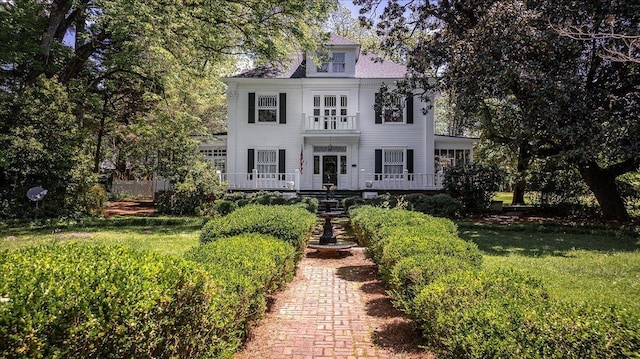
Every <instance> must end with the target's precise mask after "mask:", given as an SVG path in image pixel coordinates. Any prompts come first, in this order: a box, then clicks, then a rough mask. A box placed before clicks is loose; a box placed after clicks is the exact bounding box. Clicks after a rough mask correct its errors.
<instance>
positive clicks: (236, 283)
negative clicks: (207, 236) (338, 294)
mask: <svg viewBox="0 0 640 359" xmlns="http://www.w3.org/2000/svg"><path fill="white" fill-rule="evenodd" d="M185 258H186V259H188V260H190V261H194V262H197V263H199V264H200V265H201V266H202V267H204V268H205V269H206V270H207V272H208V273H210V275H211V277H212V278H213V281H214V282H215V283H216V287H217V288H219V289H220V290H221V291H222V292H223V294H222V299H221V301H220V303H224V306H223V307H222V308H220V309H221V310H224V311H225V312H224V315H225V317H226V320H227V321H229V322H230V324H229V327H228V328H227V330H228V332H227V333H226V334H225V336H226V340H227V341H229V342H234V343H235V345H237V344H239V343H240V340H242V339H243V338H244V337H245V336H246V335H247V333H248V330H249V325H250V324H251V323H252V322H254V321H256V320H258V319H260V318H261V317H262V316H263V315H264V313H265V311H266V299H267V295H268V294H270V293H271V292H273V291H274V290H276V289H277V288H279V287H280V286H281V285H283V284H284V283H286V282H288V281H290V280H291V279H293V275H294V273H295V261H294V258H295V250H294V248H293V246H291V245H290V244H288V243H285V242H283V241H281V240H279V239H277V238H273V237H270V236H266V235H260V234H243V235H239V236H234V237H229V238H223V239H220V240H217V241H213V242H210V243H207V244H203V245H200V246H198V247H195V248H193V249H192V250H190V251H188V252H187V253H185Z"/></svg>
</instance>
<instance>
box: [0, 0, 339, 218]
mask: <svg viewBox="0 0 640 359" xmlns="http://www.w3.org/2000/svg"><path fill="white" fill-rule="evenodd" d="M334 6H335V3H334V2H333V1H332V0H285V1H276V0H243V1H235V0H225V1H222V0H214V1H210V0H207V1H202V0H187V1H175V0H144V1H143V0H117V1H116V0H50V1H43V0H13V1H5V2H2V3H0V120H1V122H0V147H1V148H3V149H5V148H12V150H11V151H4V150H3V151H2V153H0V188H2V190H0V213H1V214H2V215H3V216H17V215H19V214H17V213H14V212H15V211H14V209H15V204H16V203H23V202H24V200H25V198H23V197H24V193H26V189H28V188H29V187H31V186H35V185H41V186H43V187H45V188H47V189H49V193H50V195H51V196H50V198H52V199H53V198H58V197H56V196H58V195H59V198H61V201H62V202H59V203H57V204H59V206H58V205H57V204H56V205H54V206H51V207H52V208H53V207H56V208H64V207H65V202H64V200H62V199H64V198H68V197H71V196H72V194H65V193H67V192H68V189H69V188H68V186H67V185H66V184H68V183H70V181H71V180H72V178H73V177H74V176H76V175H77V174H78V173H84V172H83V171H80V170H77V171H75V172H74V171H72V170H71V168H76V167H78V168H82V169H85V168H87V169H89V170H91V169H93V170H94V171H97V170H98V167H99V164H100V162H101V161H102V160H103V159H105V157H106V158H108V159H114V160H115V162H117V163H116V166H117V168H118V171H119V173H120V174H126V172H127V171H130V170H135V172H136V173H135V174H132V175H135V176H136V177H145V176H149V175H150V174H152V173H154V172H161V174H162V175H165V176H168V177H172V178H173V177H175V176H178V177H179V176H180V175H181V173H182V172H184V171H181V170H180V169H181V168H185V165H186V164H187V163H188V162H189V161H194V160H196V156H197V151H196V150H195V149H196V143H195V140H194V137H193V135H195V134H198V135H202V134H206V133H207V132H208V131H209V130H214V131H216V130H218V131H219V130H223V129H224V120H225V119H224V113H225V104H224V87H223V84H222V83H221V82H220V80H219V78H220V76H221V75H228V74H230V73H232V72H233V71H234V70H235V67H236V63H237V56H238V55H243V56H249V57H250V58H252V59H254V60H257V61H260V60H262V61H266V60H268V61H278V60H282V59H284V58H285V57H286V56H287V55H288V54H289V53H291V52H292V50H294V49H296V50H298V49H299V48H311V47H313V46H315V44H316V42H317V41H316V35H317V34H319V33H320V31H319V29H321V27H322V24H323V21H324V19H325V18H326V14H327V13H328V12H329V10H330V9H331V8H333V7H334ZM26 99H34V100H33V101H31V100H29V101H27V100H26ZM43 126H46V127H47V129H46V131H45V130H44V127H43ZM70 137H73V139H72V138H70ZM107 144H108V145H107ZM25 153H29V155H28V156H25V155H24V154H25ZM91 159H92V160H91ZM35 163H39V166H40V167H42V166H46V167H47V168H51V169H52V171H54V172H55V176H51V175H50V174H51V173H49V172H46V171H45V170H39V169H38V168H37V167H34V166H32V164H35ZM187 167H188V166H187ZM54 179H55V180H54ZM84 182H86V183H90V182H92V181H91V180H87V181H84ZM73 188H78V190H81V189H80V188H79V187H77V186H76V187H73ZM54 194H55V196H54Z"/></svg>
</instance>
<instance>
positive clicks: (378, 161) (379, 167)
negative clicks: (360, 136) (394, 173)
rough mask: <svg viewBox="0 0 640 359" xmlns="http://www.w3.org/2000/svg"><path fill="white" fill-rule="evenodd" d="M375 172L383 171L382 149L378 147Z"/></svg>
mask: <svg viewBox="0 0 640 359" xmlns="http://www.w3.org/2000/svg"><path fill="white" fill-rule="evenodd" d="M375 173H382V150H381V149H376V168H375Z"/></svg>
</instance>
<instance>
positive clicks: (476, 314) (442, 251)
mask: <svg viewBox="0 0 640 359" xmlns="http://www.w3.org/2000/svg"><path fill="white" fill-rule="evenodd" d="M350 214H351V216H352V217H351V218H352V221H353V224H354V228H355V229H356V234H357V235H358V238H359V239H360V240H362V242H364V243H366V245H367V246H368V250H369V252H371V255H370V256H371V257H372V258H373V260H374V262H376V264H377V265H378V269H379V271H380V273H381V274H382V278H383V279H384V280H385V281H387V284H388V286H389V287H390V291H389V294H390V295H391V296H392V298H393V300H394V305H396V307H398V308H399V309H400V310H403V311H404V312H405V313H407V314H408V315H409V316H410V317H411V318H413V319H414V320H415V321H416V322H417V324H418V327H419V328H420V329H421V331H422V333H423V337H424V339H425V340H426V344H427V346H428V347H429V348H430V349H432V350H434V351H435V352H437V353H438V354H439V355H440V356H441V357H447V358H614V357H615V358H627V357H640V355H639V354H638V353H640V318H639V317H638V316H637V315H636V314H633V315H632V314H630V313H627V312H625V311H623V310H617V309H615V308H604V307H596V306H590V305H573V304H568V303H564V302H561V301H558V300H555V299H553V298H550V297H549V295H548V293H547V291H546V290H545V288H544V287H543V286H542V284H541V283H540V281H539V280H537V279H535V278H533V277H531V276H527V275H522V274H518V273H516V272H505V271H495V272H487V271H483V270H481V269H480V265H481V260H482V257H481V255H480V252H479V250H478V248H477V247H476V246H475V245H474V244H471V243H468V242H465V241H462V240H461V239H459V238H458V237H457V234H456V230H455V226H454V225H453V223H450V224H449V223H446V222H439V221H434V219H433V218H431V217H428V216H424V215H421V214H416V213H413V212H408V211H404V210H397V209H391V210H388V209H381V208H373V207H367V206H365V207H358V208H355V209H353V210H350Z"/></svg>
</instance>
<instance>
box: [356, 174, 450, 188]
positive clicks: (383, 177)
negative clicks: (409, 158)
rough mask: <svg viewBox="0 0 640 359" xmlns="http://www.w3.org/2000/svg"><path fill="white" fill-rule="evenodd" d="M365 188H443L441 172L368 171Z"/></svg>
mask: <svg viewBox="0 0 640 359" xmlns="http://www.w3.org/2000/svg"><path fill="white" fill-rule="evenodd" d="M364 187H365V188H364V189H367V190H405V191H406V190H440V189H443V188H444V176H443V174H441V173H436V174H428V173H409V172H407V171H406V170H405V171H404V172H403V173H395V174H385V173H368V174H366V175H365V178H364Z"/></svg>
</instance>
